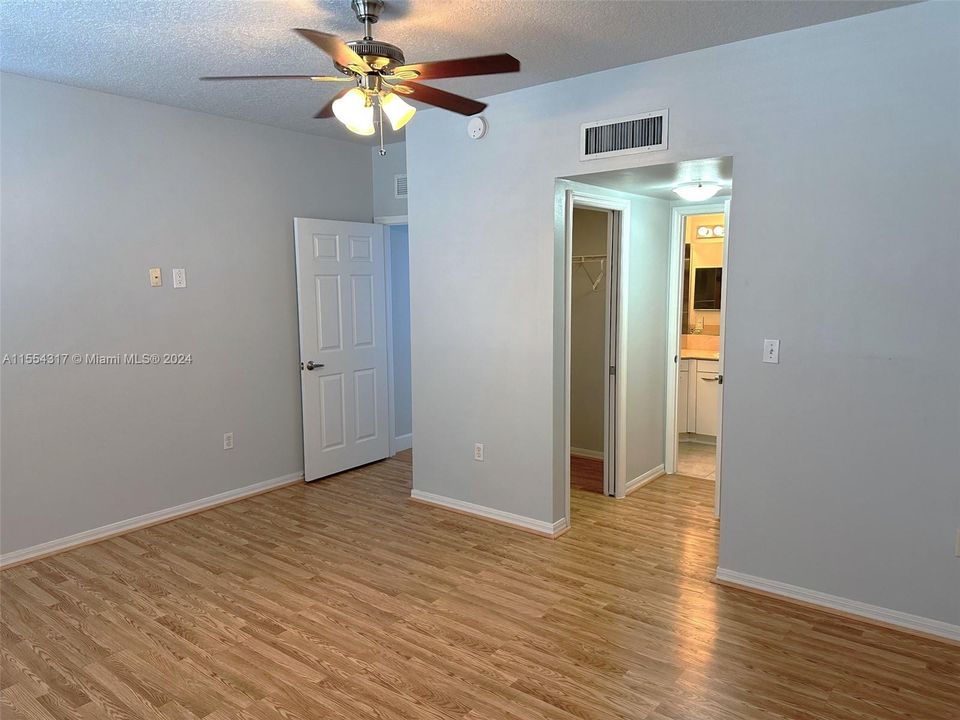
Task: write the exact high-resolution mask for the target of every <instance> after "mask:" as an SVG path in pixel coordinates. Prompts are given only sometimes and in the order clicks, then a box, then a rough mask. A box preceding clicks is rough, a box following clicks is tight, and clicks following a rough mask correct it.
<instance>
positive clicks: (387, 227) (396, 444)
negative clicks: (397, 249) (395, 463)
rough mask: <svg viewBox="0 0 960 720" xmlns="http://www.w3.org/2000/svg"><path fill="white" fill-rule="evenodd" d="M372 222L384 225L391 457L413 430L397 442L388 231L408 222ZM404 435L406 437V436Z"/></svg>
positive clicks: (400, 218)
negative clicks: (392, 227)
mask: <svg viewBox="0 0 960 720" xmlns="http://www.w3.org/2000/svg"><path fill="white" fill-rule="evenodd" d="M373 222H374V223H376V224H377V225H384V226H385V227H384V230H383V262H384V268H383V271H384V274H385V276H386V279H387V395H388V398H389V400H388V402H389V407H388V408H387V412H388V414H389V416H390V417H389V418H388V419H389V425H390V429H389V432H390V457H393V456H394V455H396V454H397V453H398V452H401V451H403V450H407V449H409V448H411V447H413V432H411V433H410V436H409V441H404V442H397V440H398V438H397V418H396V407H397V397H396V377H395V375H394V365H393V363H394V358H393V273H392V271H393V251H392V247H393V237H392V235H391V233H390V226H391V225H406V226H407V232H408V233H409V231H410V230H409V228H410V223H409V222H408V220H407V216H406V215H382V216H380V217H375V218H374V219H373ZM407 272H408V273H409V272H410V268H409V266H408V267H407ZM404 437H405V438H406V437H407V436H404Z"/></svg>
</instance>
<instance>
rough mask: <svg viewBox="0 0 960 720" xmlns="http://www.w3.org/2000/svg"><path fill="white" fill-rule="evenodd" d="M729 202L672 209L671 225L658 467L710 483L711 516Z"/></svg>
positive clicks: (717, 482)
mask: <svg viewBox="0 0 960 720" xmlns="http://www.w3.org/2000/svg"><path fill="white" fill-rule="evenodd" d="M728 209H729V201H728V200H727V201H724V202H722V203H715V204H710V205H698V206H688V207H676V208H674V213H673V228H672V233H671V236H672V241H673V242H672V245H673V247H672V249H671V250H672V252H671V255H672V271H671V298H672V302H671V307H670V317H669V326H670V330H671V333H670V335H671V337H670V340H671V342H670V343H669V345H668V354H669V356H670V357H669V358H668V359H669V362H670V365H672V366H673V368H674V373H673V375H674V378H673V379H672V381H671V382H668V387H672V388H673V389H674V396H675V401H674V400H672V399H671V398H669V396H668V408H670V407H672V408H674V412H673V413H672V417H669V416H670V415H671V413H669V412H668V421H667V423H666V430H667V438H666V448H667V452H666V462H665V466H666V470H667V472H668V473H676V474H679V475H685V476H688V477H694V478H700V479H703V480H704V481H712V482H714V483H715V485H716V488H717V490H716V498H717V508H716V509H717V513H718V514H719V485H720V472H719V468H720V456H721V451H722V431H721V428H722V425H721V418H722V413H721V408H722V400H723V327H724V316H725V310H726V308H725V303H724V298H725V293H724V289H725V288H724V269H725V266H726V258H727V246H728V234H727V226H728V219H729V212H728Z"/></svg>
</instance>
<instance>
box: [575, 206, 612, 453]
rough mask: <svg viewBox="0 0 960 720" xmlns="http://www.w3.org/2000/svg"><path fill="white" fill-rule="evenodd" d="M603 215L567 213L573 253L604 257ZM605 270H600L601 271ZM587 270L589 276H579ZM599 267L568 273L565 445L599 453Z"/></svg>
mask: <svg viewBox="0 0 960 720" xmlns="http://www.w3.org/2000/svg"><path fill="white" fill-rule="evenodd" d="M608 218H609V214H608V213H607V212H605V211H597V210H587V209H585V208H584V209H581V208H577V209H576V210H574V211H573V254H574V255H606V254H607V222H608ZM607 267H608V266H607V265H604V268H605V269H606V268H607ZM584 268H586V270H589V272H590V275H589V276H588V275H587V273H586V272H585V271H584ZM599 274H600V264H599V263H587V264H586V265H584V266H583V267H582V268H581V267H577V266H576V265H575V266H574V268H573V278H572V279H573V287H572V290H571V297H570V305H571V316H570V446H571V447H573V448H578V449H581V450H592V451H593V452H598V453H602V452H603V450H604V447H603V424H604V422H603V421H604V402H605V401H604V393H603V385H604V380H605V378H606V372H605V370H606V363H605V356H606V327H607V326H606V318H607V292H606V287H607V280H606V277H604V279H603V281H602V282H601V283H600V285H599V286H598V287H597V289H596V291H594V290H593V283H592V282H590V277H593V278H596V277H597V276H598V275H599Z"/></svg>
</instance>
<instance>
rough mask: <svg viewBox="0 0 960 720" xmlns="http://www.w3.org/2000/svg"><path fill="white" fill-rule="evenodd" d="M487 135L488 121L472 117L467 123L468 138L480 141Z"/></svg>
mask: <svg viewBox="0 0 960 720" xmlns="http://www.w3.org/2000/svg"><path fill="white" fill-rule="evenodd" d="M486 134H487V121H486V120H485V119H484V118H482V117H479V116H478V117H472V118H470V122H468V123H467V137H470V138H473V139H474V140H479V139H480V138H482V137H483V136H484V135H486Z"/></svg>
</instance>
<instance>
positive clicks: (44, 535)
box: [0, 75, 372, 552]
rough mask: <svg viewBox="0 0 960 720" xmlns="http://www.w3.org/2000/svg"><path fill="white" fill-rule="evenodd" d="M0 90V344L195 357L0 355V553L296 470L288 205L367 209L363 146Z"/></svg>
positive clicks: (333, 213)
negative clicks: (91, 362) (16, 358)
mask: <svg viewBox="0 0 960 720" xmlns="http://www.w3.org/2000/svg"><path fill="white" fill-rule="evenodd" d="M0 90H2V96H3V102H2V136H0V151H2V156H0V163H2V184H3V194H2V206H0V213H2V228H0V229H2V256H3V268H2V336H0V344H2V352H4V353H19V352H51V353H60V352H66V353H73V352H79V353H87V352H91V353H93V352H95V353H116V352H158V353H164V352H184V353H192V356H193V364H192V365H189V366H181V367H172V366H168V367H90V366H73V365H67V366H65V367H38V366H33V367H23V366H20V367H14V366H9V365H8V366H5V367H3V368H2V397H3V403H2V433H3V434H2V445H3V453H2V502H0V504H2V507H3V511H2V526H3V529H2V539H0V542H2V550H3V552H10V551H13V550H17V549H20V548H24V547H27V546H32V545H34V544H37V543H41V542H44V541H48V540H53V539H57V538H60V537H64V536H67V535H70V534H73V533H76V532H80V531H83V530H89V529H92V528H96V527H99V526H102V525H105V524H108V523H112V522H116V521H120V520H124V519H127V518H131V517H134V516H138V515H141V514H144V513H148V512H152V511H156V510H161V509H165V508H168V507H172V506H176V505H179V504H181V503H185V502H188V501H192V500H197V499H200V498H204V497H208V496H210V495H214V494H216V493H220V492H224V491H228V490H232V489H236V488H240V487H243V486H246V485H250V484H253V483H257V482H261V481H265V480H269V479H271V478H276V477H279V476H283V475H285V474H287V473H295V472H298V471H300V470H302V467H303V456H302V448H301V429H300V381H299V370H298V361H299V357H298V355H299V353H298V347H297V342H298V341H297V310H296V281H295V274H294V256H293V218H294V216H298V215H299V216H312V217H326V218H339V219H344V220H361V221H367V222H369V221H370V218H371V207H370V202H369V199H368V198H369V196H368V194H367V189H368V188H369V187H370V186H371V182H372V178H371V169H370V149H369V147H367V146H365V145H353V144H348V143H341V142H337V141H332V140H327V139H322V138H319V137H314V136H308V135H302V134H297V133H292V132H287V131H283V130H277V129H273V128H268V127H264V126H260V125H254V124H250V123H244V122H238V121H233V120H227V119H223V118H218V117H214V116H212V115H205V114H202V113H196V112H189V111H184V110H179V109H175V108H170V107H165V106H161V105H154V104H150V103H146V102H141V101H137V100H130V99H126V98H121V97H116V96H113V95H105V94H101V93H96V92H90V91H87V90H80V89H76V88H71V87H67V86H63V85H57V84H53V83H47V82H41V81H37V80H30V79H26V78H23V77H19V76H15V75H3V76H2V78H0ZM358 188H359V189H360V192H358V191H357V189H358ZM151 266H161V267H162V268H163V270H164V277H163V282H164V286H163V287H162V288H159V289H151V288H150V287H149V286H148V282H147V269H148V268H149V267H151ZM173 267H185V268H186V271H187V283H188V286H187V288H185V289H179V290H174V289H173V288H172V286H171V277H170V269H171V268H173ZM227 431H232V432H233V433H234V437H235V443H236V447H235V448H234V449H233V450H231V451H224V450H223V449H222V446H223V433H224V432H227Z"/></svg>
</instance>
